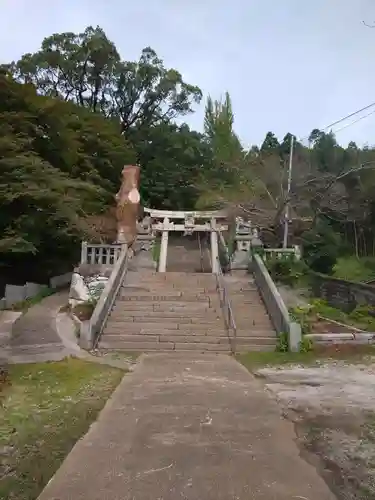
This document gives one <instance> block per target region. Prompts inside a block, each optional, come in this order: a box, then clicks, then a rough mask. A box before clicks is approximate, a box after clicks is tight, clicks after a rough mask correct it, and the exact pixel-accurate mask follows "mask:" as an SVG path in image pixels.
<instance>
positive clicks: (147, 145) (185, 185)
mask: <svg viewBox="0 0 375 500" xmlns="http://www.w3.org/2000/svg"><path fill="white" fill-rule="evenodd" d="M135 147H136V149H137V153H138V160H139V163H140V164H141V165H142V171H141V176H142V177H141V196H142V201H143V203H144V204H145V205H147V206H151V207H155V208H158V209H169V210H184V209H185V210H187V209H190V210H193V209H194V208H195V204H196V202H197V199H198V196H199V189H198V184H199V177H200V176H201V172H202V165H203V166H209V165H210V162H211V152H210V150H209V147H208V145H207V144H206V143H205V142H204V141H203V140H202V136H201V134H199V133H198V132H194V131H191V130H190V129H189V127H188V126H187V125H182V126H180V127H178V126H177V125H172V124H161V125H156V126H154V127H152V128H150V129H149V130H148V131H143V132H142V133H138V135H137V143H136V146H135Z"/></svg>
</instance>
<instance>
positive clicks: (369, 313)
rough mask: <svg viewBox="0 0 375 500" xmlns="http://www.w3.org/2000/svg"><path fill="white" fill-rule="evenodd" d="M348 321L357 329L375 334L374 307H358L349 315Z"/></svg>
mask: <svg viewBox="0 0 375 500" xmlns="http://www.w3.org/2000/svg"><path fill="white" fill-rule="evenodd" d="M348 317H349V321H352V322H353V323H354V324H356V325H358V327H359V328H362V329H363V330H366V331H369V332H375V310H374V306H370V305H359V306H357V307H356V308H355V309H354V310H353V311H352V312H351V313H350V314H349V315H348Z"/></svg>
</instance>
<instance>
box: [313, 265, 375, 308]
mask: <svg viewBox="0 0 375 500" xmlns="http://www.w3.org/2000/svg"><path fill="white" fill-rule="evenodd" d="M312 292H313V294H314V296H315V297H319V298H322V299H324V300H326V301H327V302H328V304H329V305H330V306H332V307H336V308H338V309H341V310H342V311H345V312H351V311H352V310H353V309H354V308H355V307H356V306H358V305H373V306H375V286H373V285H368V284H365V283H355V282H352V281H346V280H341V279H337V278H332V277H330V276H324V275H321V274H314V275H313V276H312Z"/></svg>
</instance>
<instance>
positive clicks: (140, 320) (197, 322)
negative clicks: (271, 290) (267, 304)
mask: <svg viewBox="0 0 375 500" xmlns="http://www.w3.org/2000/svg"><path fill="white" fill-rule="evenodd" d="M225 280H226V282H227V286H228V289H229V295H230V297H231V301H232V304H233V309H234V315H235V318H236V323H237V329H238V330H237V343H236V350H237V351H238V352H241V351H242V352H244V351H252V350H274V349H275V345H276V336H275V333H274V331H273V328H272V325H271V322H270V320H269V318H268V316H267V313H266V311H265V309H264V306H263V304H262V302H261V299H260V297H259V294H258V292H257V290H256V287H255V285H254V284H252V283H251V282H250V284H249V275H246V276H245V275H241V276H237V275H232V276H229V277H226V278H225ZM231 335H232V334H231ZM99 348H100V349H104V350H124V351H136V352H137V351H138V352H150V351H198V352H206V351H209V352H227V353H229V352H231V339H230V338H229V336H228V333H227V331H226V328H225V323H224V319H223V312H222V310H221V306H220V299H219V294H218V291H217V289H216V277H215V275H213V274H211V273H193V272H190V273H187V272H167V273H157V272H155V271H152V270H149V269H139V270H129V271H128V273H127V275H126V280H125V283H124V284H123V286H122V287H121V289H120V291H119V294H118V296H117V299H116V302H115V305H114V307H113V309H112V311H111V313H110V316H109V318H108V320H107V323H106V326H105V328H104V332H103V334H102V336H101V339H100V343H99Z"/></svg>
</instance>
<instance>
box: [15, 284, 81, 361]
mask: <svg viewBox="0 0 375 500" xmlns="http://www.w3.org/2000/svg"><path fill="white" fill-rule="evenodd" d="M67 303H68V292H65V291H64V292H58V293H55V294H53V295H51V296H49V297H46V298H45V299H43V300H42V301H41V302H40V303H39V304H36V305H35V306H32V307H30V309H28V311H26V313H25V314H23V315H22V316H21V317H20V318H19V319H18V320H17V321H16V323H14V325H13V328H12V337H11V340H10V346H11V358H10V361H11V362H12V363H35V362H43V361H59V360H62V359H64V358H65V357H66V356H69V355H70V354H71V352H70V350H69V349H67V348H66V347H65V346H64V344H63V342H62V340H61V338H60V337H59V335H58V333H57V330H56V316H57V314H58V311H59V310H60V308H61V307H62V306H64V305H66V304H67Z"/></svg>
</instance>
